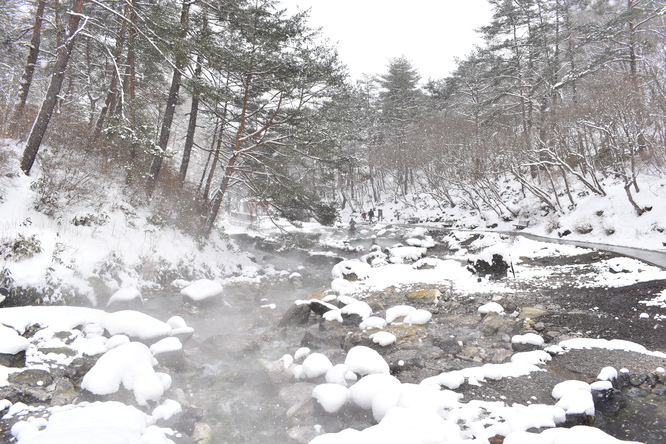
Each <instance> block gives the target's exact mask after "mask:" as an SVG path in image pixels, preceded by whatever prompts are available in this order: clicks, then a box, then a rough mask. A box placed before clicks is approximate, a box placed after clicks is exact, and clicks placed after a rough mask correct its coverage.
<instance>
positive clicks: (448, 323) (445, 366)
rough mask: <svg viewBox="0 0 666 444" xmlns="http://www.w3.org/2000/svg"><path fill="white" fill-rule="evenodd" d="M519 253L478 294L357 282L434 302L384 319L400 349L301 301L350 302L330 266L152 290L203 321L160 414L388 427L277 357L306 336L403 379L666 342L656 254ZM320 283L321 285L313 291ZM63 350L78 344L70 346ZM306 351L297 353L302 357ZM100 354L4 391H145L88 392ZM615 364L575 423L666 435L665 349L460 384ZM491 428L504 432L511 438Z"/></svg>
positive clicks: (172, 367) (542, 380)
mask: <svg viewBox="0 0 666 444" xmlns="http://www.w3.org/2000/svg"><path fill="white" fill-rule="evenodd" d="M422 240H423V239H422ZM435 240H436V241H437V242H435V245H434V246H430V248H428V252H427V255H428V257H431V258H439V259H446V260H455V261H459V262H461V264H464V265H466V262H467V259H468V258H469V257H474V255H476V254H477V253H479V252H480V251H483V250H484V249H486V248H487V247H488V246H489V245H493V244H495V243H497V242H498V241H500V242H502V241H506V239H499V238H497V237H492V236H484V235H471V234H465V233H452V234H445V235H442V237H441V238H438V239H435ZM539 248H541V247H539ZM543 249H544V250H545V249H546V248H545V247H543ZM359 250H360V249H359ZM367 253H368V251H358V250H355V249H354V248H352V247H350V245H349V244H344V243H343V244H342V249H340V250H339V251H337V254H339V255H345V256H346V257H348V258H349V257H353V256H355V255H356V256H362V255H364V254H367ZM324 257H331V256H324ZM264 259H265V258H264ZM364 260H366V261H367V260H368V258H367V257H365V258H364ZM511 262H512V263H511V264H507V267H506V268H502V267H500V271H499V272H498V274H497V275H496V276H492V273H490V274H485V273H484V275H483V276H481V275H478V274H477V275H475V276H474V277H473V279H475V280H480V281H482V283H487V284H488V285H481V286H479V287H475V288H476V290H474V291H470V288H465V289H461V288H458V287H456V286H455V285H452V284H451V283H450V282H449V281H448V280H447V279H442V280H441V281H439V282H438V283H436V284H411V285H404V286H389V287H388V288H383V289H376V288H375V289H368V290H367V291H363V292H362V293H361V294H355V295H354V297H355V298H357V299H359V300H362V301H363V302H365V303H367V304H368V305H369V306H370V308H371V309H372V312H373V316H380V317H385V316H386V311H387V310H388V309H389V308H391V307H394V306H397V305H401V304H407V305H410V306H413V307H414V308H417V309H423V310H427V311H428V312H430V313H431V314H432V318H431V319H430V320H429V322H427V323H425V324H411V325H410V324H406V323H401V322H394V323H389V325H387V326H386V327H385V328H384V331H386V332H389V333H391V334H393V335H394V336H395V338H396V340H395V342H394V343H392V344H390V345H387V346H381V345H378V344H376V343H375V342H373V340H372V339H371V338H370V335H371V334H372V333H376V332H377V331H378V330H376V329H368V330H365V331H363V330H361V329H360V328H359V324H360V322H361V317H360V316H359V315H358V314H349V315H343V318H342V321H343V322H338V321H328V320H325V319H324V318H323V317H322V315H323V314H324V313H325V312H326V311H327V310H328V309H327V308H322V305H320V304H315V303H309V304H302V303H301V304H298V305H297V304H294V301H295V300H296V299H310V300H312V299H327V300H331V302H330V303H332V304H334V305H335V304H337V305H342V304H341V303H340V302H339V301H336V300H333V299H331V298H334V296H335V294H334V293H335V292H333V291H332V290H331V289H330V288H329V287H328V286H327V285H323V286H321V287H320V288H319V285H320V283H322V282H327V281H328V282H330V279H328V278H327V277H326V276H324V279H322V276H319V275H315V274H314V272H313V271H312V270H311V269H308V267H307V266H306V267H305V269H300V270H299V272H298V273H296V272H295V270H291V269H290V270H287V271H285V272H284V273H277V274H274V275H273V277H271V278H265V279H262V280H258V281H257V282H255V283H252V284H248V283H238V284H235V285H230V286H228V287H227V288H226V293H225V297H224V300H223V301H222V300H220V301H216V302H214V303H211V304H208V305H204V306H192V305H189V304H184V303H183V302H182V300H181V298H180V296H179V295H178V293H176V292H174V293H173V294H163V295H160V296H159V297H154V298H147V303H146V305H145V306H144V307H143V310H144V311H147V312H148V313H150V314H153V315H155V316H158V314H159V313H161V312H163V311H164V310H165V308H166V307H168V309H169V313H170V314H176V315H180V316H182V317H183V318H184V319H185V320H186V321H187V324H188V325H191V326H193V327H194V329H195V334H194V335H193V336H192V338H191V339H190V340H189V342H187V343H186V345H185V348H184V352H183V353H182V354H180V355H178V356H176V357H173V359H171V360H160V364H159V367H158V368H159V369H161V370H164V371H165V372H168V373H169V374H171V376H172V378H173V384H172V388H171V389H170V390H169V391H168V392H166V393H165V397H168V398H170V399H174V400H177V401H178V402H179V403H180V404H181V406H182V407H183V411H182V412H181V413H179V414H177V415H175V416H173V417H172V418H170V419H169V420H168V421H161V422H160V423H159V425H161V426H165V427H172V428H173V429H174V430H177V431H178V433H177V436H174V437H172V438H171V439H172V440H174V441H175V442H177V443H189V442H197V443H199V442H202V443H207V442H214V443H232V442H233V443H240V442H264V443H284V442H292V443H307V442H309V441H310V440H311V439H313V438H315V437H316V436H317V435H319V434H321V433H324V432H328V433H330V432H337V431H339V430H342V429H345V428H349V427H352V428H356V429H359V430H360V429H363V428H366V427H369V426H371V425H373V424H375V419H374V418H373V415H372V413H371V412H368V411H367V410H362V409H359V408H357V407H352V406H346V407H345V408H343V409H342V410H340V411H339V412H338V413H335V414H331V413H327V412H325V411H324V410H323V409H322V407H321V406H320V405H319V403H317V401H315V400H314V399H313V397H312V390H313V388H314V387H315V386H316V385H317V384H319V383H321V382H323V381H324V378H323V377H316V378H300V379H298V378H296V377H295V376H294V374H293V372H292V371H291V370H292V368H290V366H288V365H285V361H284V359H282V360H280V357H281V356H283V355H284V354H287V353H290V354H294V352H295V351H296V350H297V349H299V348H302V347H307V348H308V349H309V350H310V353H321V354H323V355H325V356H327V357H328V358H329V360H330V361H331V362H332V363H333V364H337V363H341V362H344V360H345V355H346V353H347V352H348V351H349V350H350V349H351V348H352V347H355V346H359V345H362V346H367V347H370V348H373V349H375V350H377V351H378V352H379V353H380V354H381V355H382V356H383V358H384V359H385V360H386V362H387V363H388V365H389V368H390V372H391V374H392V375H394V376H396V377H397V378H398V379H399V380H400V382H402V383H420V382H421V381H423V380H424V379H426V378H429V377H432V376H436V375H438V374H441V373H442V372H447V371H454V370H461V369H467V368H471V367H479V366H483V365H486V364H501V363H505V362H508V361H510V360H511V356H513V355H514V354H515V353H517V352H519V351H523V350H525V349H532V348H538V349H542V348H545V347H548V346H552V345H557V344H560V343H562V342H563V341H567V340H572V339H577V338H590V339H608V340H610V339H622V340H627V341H632V342H635V343H638V344H642V345H644V346H645V347H647V349H648V350H654V351H663V350H666V335H665V334H664V331H663V322H664V314H665V313H664V311H665V310H664V307H663V305H659V304H652V305H650V304H646V303H645V302H646V301H649V300H652V299H654V298H655V297H656V296H657V295H659V294H660V293H662V292H663V291H664V290H665V289H666V280H665V279H663V278H662V279H651V278H645V276H652V275H653V274H655V275H656V276H659V273H655V269H654V267H649V266H647V265H645V264H640V263H639V262H636V261H633V262H626V261H625V260H624V258H621V257H619V256H616V255H614V254H608V253H600V252H596V251H590V250H584V249H577V250H575V251H571V250H567V251H566V253H564V252H563V253H562V254H559V253H558V251H557V250H554V251H549V252H548V254H545V253H544V254H529V255H526V256H520V257H514V258H513V259H512V261H511ZM512 266H513V267H512ZM477 268H478V267H477ZM462 269H464V268H462ZM324 270H326V267H324ZM329 270H330V268H329ZM477 271H478V270H477ZM487 271H491V272H492V270H487ZM326 273H327V272H326ZM609 273H610V274H609ZM349 278H350V279H353V277H349ZM616 278H617V279H616ZM312 287H318V288H319V290H317V291H313V290H308V288H310V289H311V288H312ZM479 289H480V290H479ZM276 294H280V297H279V299H276V298H277V297H276V296H275V295H276ZM273 302H277V303H273ZM488 302H495V303H496V304H498V305H499V306H501V307H502V313H496V312H494V311H491V312H489V313H485V314H480V313H479V312H478V309H479V307H480V306H481V305H483V304H486V303H488ZM329 308H330V307H329ZM158 317H159V316H158ZM34 333H35V332H34V331H33V332H31V333H29V334H34ZM525 333H534V334H536V335H538V336H539V337H541V338H543V341H544V344H543V345H533V344H527V345H525V346H522V345H520V344H516V343H514V342H512V338H513V337H514V336H516V335H523V334H525ZM62 334H63V335H64V336H63V337H65V336H66V337H67V338H69V337H70V335H68V334H66V332H63V333H62ZM65 339H66V338H65ZM44 352H45V353H46V352H48V350H46V351H44ZM57 352H58V353H68V352H67V350H64V349H63V350H60V351H57ZM295 357H296V362H295V364H298V363H300V362H302V360H303V358H304V357H305V354H304V355H303V356H301V357H298V356H295ZM97 358H98V356H91V357H87V358H85V359H77V360H74V361H72V362H71V364H70V365H68V366H66V367H61V368H57V369H55V370H54V369H52V370H51V371H50V374H49V375H45V374H43V373H39V374H33V373H34V371H27V372H23V373H19V374H17V375H14V376H12V378H10V379H9V385H8V386H6V387H3V388H2V389H1V390H2V393H0V399H2V398H6V399H10V400H11V401H12V402H13V403H17V402H24V403H26V404H29V405H32V406H35V408H36V409H42V410H43V409H44V408H45V407H47V406H53V405H63V404H68V403H77V402H81V401H95V400H100V399H102V400H120V401H122V402H125V403H129V404H132V403H133V401H132V399H131V396H129V394H128V393H124V392H122V391H121V392H120V393H119V394H118V395H115V396H111V397H99V396H93V395H91V394H90V393H87V392H85V391H82V390H81V388H80V385H81V378H82V377H83V375H84V374H85V373H86V372H87V371H88V370H89V369H90V368H91V366H92V365H93V364H94V362H95V361H96V359H97ZM609 366H610V367H614V368H616V369H617V370H618V371H620V372H619V377H618V378H617V379H616V380H615V381H614V389H613V390H612V391H611V392H608V393H606V395H605V397H604V398H603V399H598V400H597V408H596V414H595V416H594V417H589V416H586V415H583V416H581V417H571V418H568V424H567V425H573V424H575V423H584V424H593V425H595V426H597V427H599V428H601V429H603V430H605V431H607V432H608V433H609V434H611V435H613V436H615V437H617V438H619V439H624V440H637V441H642V442H645V443H650V444H651V443H657V442H663V441H664V440H666V432H664V430H666V427H664V421H666V373H664V371H663V368H666V360H665V359H664V357H663V355H659V354H657V355H654V354H648V353H639V352H635V351H631V352H630V351H622V350H608V349H603V348H588V349H575V348H572V349H568V350H567V351H566V352H563V353H558V352H556V351H554V352H552V360H550V361H549V362H547V363H545V364H544V365H543V366H541V367H542V369H543V370H545V371H538V372H532V373H530V374H529V375H525V376H521V377H514V378H502V379H498V380H492V379H487V380H485V381H482V382H480V383H479V384H475V383H471V381H466V382H465V383H463V384H462V385H460V386H459V387H458V388H457V389H456V392H458V393H460V394H462V395H463V402H465V401H470V400H486V401H502V402H504V403H505V404H506V405H512V404H514V403H519V404H525V405H528V404H547V405H553V404H554V403H555V402H556V401H555V400H554V399H553V398H552V396H551V391H552V388H553V387H554V386H555V385H556V384H557V383H559V382H561V381H565V380H571V379H576V380H581V381H585V382H593V381H594V380H595V379H596V377H597V375H598V374H599V372H600V371H601V370H602V369H603V368H605V367H609ZM660 369H661V370H660ZM29 372H32V373H29ZM138 407H140V406H138ZM14 422H15V418H5V419H3V420H2V421H1V422H0V423H1V424H2V432H1V434H2V436H1V438H0V439H2V440H3V441H4V442H12V439H13V438H12V437H11V435H10V434H9V428H10V427H11V425H12V424H13V423H14ZM494 439H495V440H494V441H493V442H501V441H502V437H501V436H498V437H496V438H494ZM211 440H212V441H211Z"/></svg>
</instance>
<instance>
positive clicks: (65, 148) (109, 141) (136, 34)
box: [0, 0, 666, 237]
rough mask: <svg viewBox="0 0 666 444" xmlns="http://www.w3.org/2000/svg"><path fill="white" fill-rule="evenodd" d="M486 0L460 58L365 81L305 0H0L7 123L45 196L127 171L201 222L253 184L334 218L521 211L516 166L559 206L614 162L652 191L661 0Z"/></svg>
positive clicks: (0, 123)
mask: <svg viewBox="0 0 666 444" xmlns="http://www.w3.org/2000/svg"><path fill="white" fill-rule="evenodd" d="M489 3H490V4H491V6H492V9H493V17H492V20H491V22H490V23H489V24H488V25H487V26H485V27H483V28H481V29H479V30H478V32H479V33H481V35H482V37H483V42H484V43H483V44H482V45H480V46H478V47H477V48H476V49H475V50H474V51H473V52H472V53H470V54H469V55H468V56H466V57H465V58H464V59H461V60H458V62H457V68H456V69H455V71H454V72H453V73H452V74H451V75H450V76H448V77H444V78H441V79H427V80H424V79H421V78H420V76H419V73H418V69H417V68H416V67H414V66H413V65H412V64H411V62H410V61H409V59H408V56H407V57H398V58H395V59H391V60H389V61H387V72H385V73H368V75H367V76H365V77H364V79H363V80H356V81H354V80H352V79H350V78H349V76H348V75H347V73H346V70H345V66H344V65H343V64H342V63H341V62H340V60H339V59H338V56H337V53H336V49H335V47H334V46H332V45H330V44H329V43H328V42H327V41H325V40H324V39H323V37H322V35H321V32H320V31H319V30H315V29H312V28H311V27H310V25H309V24H308V16H307V12H303V13H298V14H296V15H290V14H288V13H287V12H286V10H285V9H284V8H283V7H281V5H280V3H279V2H277V1H274V0H219V1H214V2H209V1H207V0H202V1H194V0H183V1H174V0H148V1H140V0H124V1H117V0H87V1H84V0H64V1H63V0H52V1H47V0H34V1H23V0H2V3H1V4H0V24H1V26H0V33H1V35H0V38H1V41H2V45H1V46H0V132H1V133H2V134H3V135H4V137H6V138H8V139H14V140H20V141H21V142H24V148H23V153H22V158H21V169H22V171H23V173H24V174H26V175H28V176H30V175H31V174H33V172H34V171H35V170H36V169H39V171H40V176H39V179H38V180H37V181H35V182H34V183H33V189H35V190H36V191H37V192H38V194H39V196H40V198H39V202H38V206H39V207H40V208H39V209H40V211H42V212H44V213H46V214H51V215H54V216H55V215H57V213H58V211H59V210H60V209H61V208H64V207H67V206H68V205H73V204H80V203H81V202H89V203H90V205H91V206H94V202H95V201H96V197H95V196H96V195H97V194H98V193H99V190H101V189H104V188H105V187H108V184H109V183H113V184H117V185H118V186H121V187H122V188H123V190H124V194H125V196H127V197H128V199H130V200H131V201H132V203H133V204H139V205H143V206H146V207H149V208H150V209H151V211H152V213H153V214H154V217H155V218H156V219H159V220H161V221H162V222H163V223H165V224H169V225H172V226H175V227H178V228H180V229H182V230H184V231H186V232H190V233H196V234H198V235H201V236H204V237H205V236H208V235H209V234H210V233H211V231H212V230H213V229H214V227H215V222H216V220H217V219H218V215H220V214H221V213H222V212H228V211H231V210H234V209H235V208H237V206H238V203H239V201H240V200H241V199H250V200H253V201H256V202H262V203H264V202H265V203H266V204H267V205H270V206H271V207H272V209H273V214H276V215H279V216H282V217H286V218H287V219H289V220H292V221H295V222H296V221H303V220H309V219H310V218H315V219H316V220H317V221H318V222H320V223H322V224H332V223H334V222H335V221H336V218H337V217H338V216H337V215H338V212H339V211H340V210H342V209H345V208H349V207H351V208H352V209H360V208H362V207H363V206H364V205H366V206H367V205H368V204H369V205H372V204H373V203H375V202H379V201H380V200H381V199H385V198H386V197H387V196H390V198H391V199H394V200H399V199H405V198H407V196H409V195H411V194H418V193H426V194H428V195H429V196H431V197H432V198H434V199H436V201H437V202H438V203H439V204H440V205H441V207H443V208H445V207H455V206H463V207H465V208H469V209H470V210H472V211H474V210H477V211H481V210H483V211H491V212H493V213H495V214H496V215H497V216H498V217H501V218H502V219H504V220H514V219H517V218H518V217H521V216H522V215H521V214H519V211H518V210H517V208H516V207H515V206H514V205H512V203H511V201H509V200H508V199H507V198H506V196H505V193H504V186H505V185H504V184H505V181H506V180H513V181H517V182H518V183H520V186H521V187H522V192H523V193H524V194H526V195H527V194H530V195H533V196H536V197H537V198H538V200H539V202H540V203H541V207H540V208H538V209H536V210H537V211H540V212H541V213H542V214H544V215H545V214H548V213H551V212H567V211H569V210H571V209H573V208H575V207H576V205H577V202H578V200H579V199H580V197H582V196H583V195H589V194H595V195H600V196H603V195H605V189H604V180H606V179H609V178H610V179H612V180H615V181H620V182H621V183H622V185H623V188H624V190H625V192H626V198H627V199H628V200H629V202H630V203H631V205H632V206H633V208H634V209H635V211H636V214H637V215H639V216H640V215H641V214H643V213H644V212H645V211H649V210H650V208H649V207H645V206H641V204H640V203H639V201H638V200H637V199H635V196H636V195H637V194H638V193H640V192H641V184H640V181H639V177H640V175H641V174H657V175H663V173H664V171H665V170H666V127H665V116H666V17H665V16H666V5H664V3H663V2H662V1H659V0H626V1H624V0H623V1H614V0H490V1H489ZM423 44H424V45H427V44H428V42H423ZM432 53H433V57H437V48H436V47H433V48H432ZM5 156H7V153H0V161H3V162H4V161H5V160H6V159H3V157H5ZM580 186H582V187H583V189H584V191H583V192H581V191H574V189H575V190H579V189H580V188H579V187H580Z"/></svg>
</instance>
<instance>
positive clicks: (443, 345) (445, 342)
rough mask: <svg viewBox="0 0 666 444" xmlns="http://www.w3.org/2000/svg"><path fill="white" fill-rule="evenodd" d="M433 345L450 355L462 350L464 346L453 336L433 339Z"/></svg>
mask: <svg viewBox="0 0 666 444" xmlns="http://www.w3.org/2000/svg"><path fill="white" fill-rule="evenodd" d="M432 345H434V346H435V347H439V348H440V349H442V351H443V352H444V353H447V354H449V355H456V354H458V353H460V352H461V351H462V346H461V345H460V343H459V342H458V341H457V340H455V339H451V338H446V339H442V338H435V339H433V340H432Z"/></svg>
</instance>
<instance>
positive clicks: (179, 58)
mask: <svg viewBox="0 0 666 444" xmlns="http://www.w3.org/2000/svg"><path fill="white" fill-rule="evenodd" d="M189 15H190V2H189V0H183V9H182V10H181V13H180V26H181V32H180V37H181V39H184V38H185V37H186V36H187V23H188V21H189ZM177 51H178V50H177ZM183 62H184V57H183V55H182V54H181V53H180V51H179V52H177V53H176V66H175V68H174V69H173V77H172V78H171V88H169V96H168V97H167V103H166V108H165V110H164V119H163V120H162V128H161V130H160V137H159V141H158V147H159V152H158V153H157V154H156V155H155V157H153V162H152V163H151V164H150V170H149V171H148V183H147V188H146V191H147V193H148V196H152V194H153V191H155V183H156V182H157V176H158V175H159V174H160V170H161V169H162V161H163V160H164V155H165V154H166V150H167V144H168V143H169V136H170V134H171V124H172V123H173V116H174V114H175V113H176V102H177V101H178V90H179V89H180V81H181V78H182V74H181V69H182V68H183V65H184V63H183Z"/></svg>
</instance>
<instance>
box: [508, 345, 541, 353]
mask: <svg viewBox="0 0 666 444" xmlns="http://www.w3.org/2000/svg"><path fill="white" fill-rule="evenodd" d="M511 349H512V350H513V351H515V352H516V353H523V352H529V351H534V350H541V346H540V345H536V344H521V343H518V342H512V343H511Z"/></svg>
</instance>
